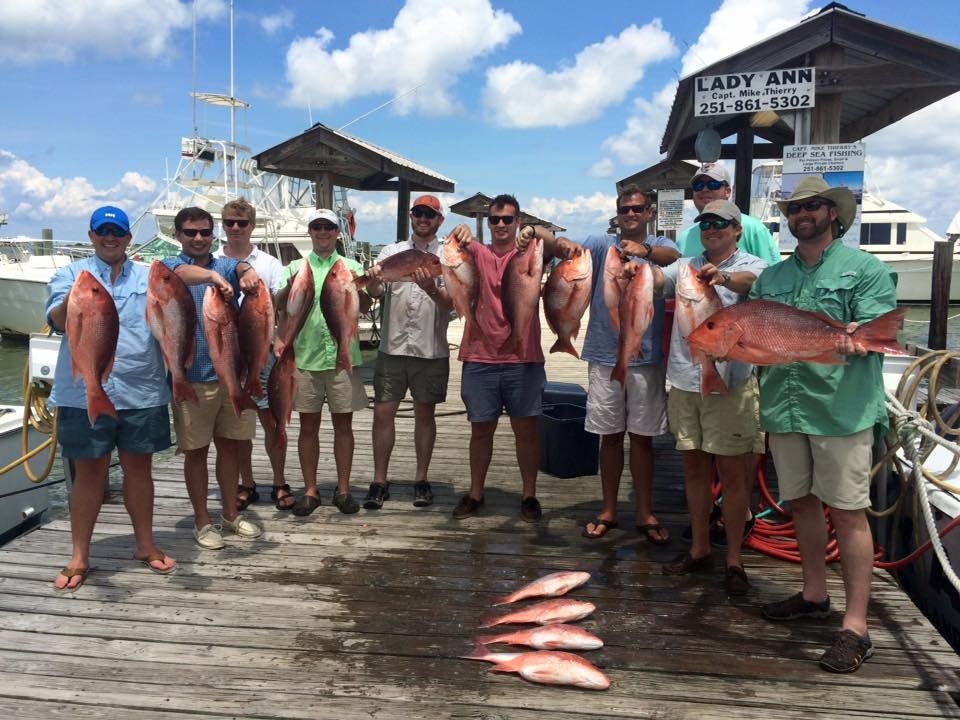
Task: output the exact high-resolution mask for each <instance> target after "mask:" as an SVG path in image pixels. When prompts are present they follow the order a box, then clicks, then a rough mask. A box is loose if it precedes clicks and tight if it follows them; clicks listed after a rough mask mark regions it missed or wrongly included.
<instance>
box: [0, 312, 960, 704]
mask: <svg viewBox="0 0 960 720" xmlns="http://www.w3.org/2000/svg"><path fill="white" fill-rule="evenodd" d="M460 331H461V325H460V323H455V324H454V325H452V327H451V338H453V339H456V338H457V337H458V333H459V332H460ZM546 335H547V333H545V337H546ZM550 342H552V339H551V340H550ZM546 344H547V345H549V342H548V343H546ZM547 372H548V377H549V379H551V380H556V381H561V382H576V383H578V384H581V385H584V386H585V384H586V377H585V366H584V364H583V363H581V362H579V361H578V360H576V359H574V358H572V357H569V356H563V357H558V356H557V355H551V356H549V357H548V365H547ZM459 374H460V373H459V366H458V363H457V362H456V361H454V362H452V369H451V384H450V389H449V393H448V398H447V402H446V403H444V404H443V405H441V406H440V407H439V411H440V413H441V414H442V415H443V416H442V417H441V418H440V419H439V421H438V423H439V434H438V442H437V448H436V452H435V456H434V460H433V462H432V463H431V482H432V484H433V487H434V493H435V496H436V502H435V504H434V505H433V506H432V507H430V508H423V509H418V508H414V507H413V506H412V505H411V503H410V501H411V500H412V487H411V479H412V476H413V470H414V468H415V455H414V451H413V419H412V417H410V413H409V412H402V413H401V416H400V417H399V418H398V420H397V446H396V449H395V451H394V454H393V458H392V460H391V466H390V477H391V479H392V480H393V481H394V482H393V485H392V489H391V499H390V500H389V501H388V502H387V503H386V504H385V505H384V508H383V510H381V511H379V512H374V513H371V512H366V511H363V510H361V512H360V513H359V514H357V515H353V516H343V515H340V514H339V513H338V512H337V511H336V509H335V508H333V507H332V506H331V504H330V502H329V498H330V494H331V492H332V489H333V487H334V484H335V480H334V472H333V465H332V461H331V456H332V432H331V428H330V427H329V423H328V422H327V420H328V418H325V419H324V420H325V421H324V423H323V425H322V427H321V466H320V469H319V485H320V488H321V492H322V495H323V501H324V504H323V505H322V506H321V508H319V509H318V510H317V511H316V512H315V513H314V514H313V515H311V516H310V517H308V518H292V517H290V516H289V515H288V514H286V513H280V512H277V511H276V510H275V509H274V508H273V507H272V506H271V505H270V504H269V503H262V504H258V505H254V506H252V507H251V511H252V514H253V516H254V517H256V518H257V519H258V521H259V522H261V523H263V525H264V527H265V529H266V532H265V535H264V537H263V538H262V539H260V540H258V541H255V542H244V541H240V540H238V539H235V538H228V547H227V548H225V549H224V550H222V551H220V552H209V551H203V550H201V549H200V548H198V547H197V546H196V545H195V544H194V543H193V539H192V536H191V533H190V529H191V524H192V517H191V513H190V506H189V501H188V500H187V497H186V492H185V489H184V486H183V480H182V460H181V459H180V458H179V457H176V456H170V457H166V458H164V459H163V460H162V461H159V462H158V463H157V464H156V466H155V468H154V478H155V488H156V503H155V513H154V516H155V517H154V524H155V527H156V536H157V541H158V543H159V544H160V545H161V547H163V548H164V549H165V550H167V551H168V552H170V554H171V555H173V556H174V557H176V558H177V560H178V563H179V568H178V571H177V572H176V573H175V574H174V575H171V576H158V575H154V574H152V573H150V572H148V571H147V570H146V569H145V568H144V567H143V566H142V565H141V564H139V563H137V562H135V561H133V560H132V559H131V556H130V554H131V551H132V537H131V530H130V525H129V519H128V518H127V516H126V513H125V511H124V509H123V505H122V501H121V500H120V499H119V498H118V497H116V495H114V496H113V497H112V498H111V499H110V501H109V502H107V504H105V505H104V508H103V511H102V513H101V516H100V519H99V522H98V524H97V528H96V531H95V534H94V539H93V545H92V556H91V562H92V564H93V565H94V567H95V570H94V571H93V572H92V573H91V575H90V576H89V579H88V580H87V583H86V585H85V586H84V587H83V588H82V589H81V590H80V591H79V592H77V593H75V594H57V593H53V592H52V591H51V589H50V582H51V580H52V577H53V575H54V574H55V573H56V571H57V569H59V568H60V567H62V565H63V562H64V560H65V559H66V558H67V557H69V552H70V526H69V521H68V520H67V519H66V518H57V519H54V520H52V521H51V522H49V523H47V524H46V525H44V526H43V527H42V528H40V529H39V530H37V531H35V532H32V533H30V534H28V535H25V536H23V537H21V538H18V539H17V540H15V541H13V542H11V543H9V544H8V545H6V546H4V547H3V548H0V717H11V718H13V717H15V718H18V720H20V719H23V720H31V719H37V720H39V719H40V718H63V717H67V716H69V717H70V718H80V719H84V718H104V719H107V720H110V719H113V718H118V719H119V718H124V719H129V720H145V719H146V718H157V719H158V720H173V718H185V717H210V718H227V717H231V718H232V717H251V718H317V717H334V716H335V717H338V718H340V719H341V720H353V719H354V718H361V717H363V718H369V717H387V718H397V719H398V720H406V719H407V718H464V719H466V718H473V719H476V720H497V719H500V718H503V719H506V718H510V719H511V720H514V719H515V720H534V718H536V719H537V720H541V719H542V718H544V717H549V718H557V719H558V720H572V719H573V718H580V717H589V718H625V717H630V718H660V719H662V718H690V719H693V718H698V719H699V718H718V719H719V718H723V719H724V720H728V719H729V718H730V717H731V716H734V717H742V718H769V717H771V716H774V715H775V716H777V717H783V718H836V717H851V718H934V717H960V708H958V705H957V702H956V700H955V698H957V697H960V678H958V672H960V659H958V657H957V655H956V653H954V651H953V650H952V649H951V647H950V646H949V644H948V643H946V642H945V641H944V640H943V638H941V637H940V636H939V634H937V632H936V631H935V630H934V629H933V628H932V627H931V626H930V624H929V623H928V622H927V621H926V620H925V619H924V618H923V616H922V615H921V614H920V613H919V611H917V610H916V608H914V606H913V605H912V603H911V602H910V601H909V599H907V598H906V596H905V595H904V594H903V593H901V592H900V591H899V589H898V588H897V587H896V584H895V583H894V582H893V581H892V580H891V579H890V578H889V576H887V575H886V574H885V573H881V572H877V573H875V576H874V587H873V595H872V598H871V605H870V621H871V636H872V638H873V641H874V644H875V646H876V648H877V653H876V655H875V656H874V657H873V658H872V659H871V660H870V661H869V662H867V663H866V664H865V665H864V666H863V667H862V668H861V670H860V671H859V672H858V673H856V674H854V675H852V676H836V675H831V674H829V673H824V672H822V671H820V670H819V668H818V666H817V663H816V661H817V658H818V657H819V655H820V653H821V652H822V650H823V648H824V645H825V644H826V643H827V642H829V640H830V637H831V635H832V633H833V632H834V631H835V630H836V629H837V628H838V625H839V620H840V615H839V612H834V613H833V614H832V615H831V617H830V618H829V619H828V620H827V621H823V622H800V623H796V624H789V625H779V624H773V623H768V622H765V621H764V620H763V619H762V618H761V617H760V614H759V605H760V604H761V603H763V602H766V601H768V600H771V599H774V598H777V597H780V596H782V595H783V594H784V593H786V592H791V591H793V590H794V589H795V588H796V587H797V585H798V583H799V569H798V568H797V567H796V566H794V565H790V564H787V563H782V562H780V561H776V560H773V559H771V558H767V557H764V556H761V555H757V554H755V553H747V554H746V556H745V561H746V567H747V570H748V572H749V573H750V577H751V580H752V582H753V584H754V587H753V590H752V592H751V594H750V595H749V596H748V597H746V598H737V599H731V598H728V597H726V595H725V593H724V592H723V588H722V577H721V574H720V569H721V558H720V557H718V558H717V570H716V572H715V573H714V574H712V575H709V576H701V577H685V578H680V579H677V578H671V577H666V576H664V575H662V574H661V572H660V564H661V563H662V562H664V561H665V560H667V559H669V558H670V557H671V556H672V555H673V554H674V553H676V552H677V551H678V549H679V548H680V547H682V546H681V545H680V543H679V542H678V541H676V540H675V541H674V542H673V543H672V544H671V545H670V546H668V547H664V548H660V547H654V546H652V545H650V544H649V543H647V542H646V541H644V540H643V539H642V538H640V537H638V535H637V533H636V532H635V531H634V530H633V527H632V526H633V523H632V520H633V517H632V515H633V513H632V506H633V500H632V496H631V490H630V482H629V479H628V478H627V479H626V480H625V481H624V482H623V484H622V487H621V498H620V501H621V506H620V509H621V518H620V519H621V526H620V528H619V529H617V530H614V531H611V532H610V533H609V535H608V536H607V537H605V538H604V539H603V540H599V541H591V540H586V539H583V538H581V537H580V534H579V531H580V527H581V525H582V523H583V521H584V520H585V519H587V518H589V517H592V516H593V514H595V513H596V511H597V510H598V509H599V494H600V485H599V478H598V477H596V476H592V477H584V478H570V479H559V478H553V477H550V476H545V475H542V476H541V478H540V481H539V484H538V496H539V497H540V500H541V502H542V503H543V507H544V519H543V520H542V521H541V522H540V523H538V524H536V525H528V524H527V523H524V522H523V521H522V520H521V519H520V517H519V513H518V509H519V501H520V496H519V491H520V487H519V478H518V474H517V471H516V461H515V457H514V448H513V437H512V434H511V433H510V430H509V426H508V425H507V423H503V424H502V425H501V427H500V429H499V431H498V433H497V436H496V439H495V449H494V459H493V462H492V463H491V467H490V473H489V478H488V492H487V496H486V505H485V508H484V510H483V512H482V513H481V514H480V515H479V516H477V517H474V518H470V519H468V520H466V521H462V522H457V521H454V520H453V519H452V518H451V517H450V512H451V510H452V508H453V506H454V504H455V503H456V501H457V499H458V497H459V495H460V494H461V493H463V492H464V491H465V490H466V489H467V487H468V486H469V471H468V468H467V465H466V453H467V450H466V448H467V446H468V443H469V436H470V428H469V423H467V421H466V418H465V416H464V415H463V406H462V403H461V402H460V398H459V395H460V393H459V379H460V378H459ZM371 422H372V413H370V412H369V411H366V412H360V413H356V414H355V417H354V432H355V435H356V452H355V460H354V473H353V477H352V486H353V490H354V492H355V493H357V494H358V496H359V495H362V493H363V492H364V491H365V489H366V485H367V483H369V482H370V481H371V480H372V478H373V470H372V460H371V449H370V432H371ZM298 434H299V425H298V424H297V423H296V422H294V423H293V424H292V426H291V429H290V437H291V448H295V443H296V438H297V436H298ZM212 456H213V453H211V460H212ZM655 457H656V465H657V479H656V488H655V506H656V508H657V511H658V516H659V517H660V518H661V520H662V521H664V522H665V524H667V525H668V526H669V527H670V529H671V531H672V532H673V534H674V536H675V537H676V536H678V535H679V533H680V530H681V529H682V527H683V525H684V524H685V512H684V498H683V484H682V478H681V463H680V460H679V457H678V454H677V453H676V452H674V451H673V450H672V449H671V446H670V440H669V438H660V439H657V441H656V443H655ZM287 465H288V467H287V478H288V479H289V480H290V481H291V484H292V485H293V486H294V488H298V486H299V485H300V484H301V481H300V480H299V478H300V469H299V466H298V462H297V457H296V452H295V451H292V452H290V453H289V455H288V461H287ZM254 472H255V475H256V476H257V481H258V483H259V484H260V485H261V487H264V486H269V484H270V477H271V473H270V469H269V464H268V462H267V460H266V457H265V454H264V453H263V449H262V447H259V446H255V456H254ZM211 477H213V474H212V468H211ZM261 495H263V493H261ZM210 499H211V507H212V508H215V507H216V506H217V503H218V500H217V492H216V487H215V483H211V491H210ZM565 569H585V570H588V571H590V572H591V573H592V579H591V581H590V582H589V583H588V584H587V585H586V586H584V587H582V588H579V589H577V590H576V591H575V592H574V595H575V596H576V597H578V598H581V599H586V600H590V601H591V602H593V603H595V604H596V606H597V610H596V612H595V613H594V614H593V615H592V616H590V617H589V618H587V619H585V620H584V621H583V624H584V626H585V627H587V628H589V629H590V630H591V631H593V632H595V633H597V634H598V635H600V636H601V637H603V638H604V640H605V642H606V644H605V646H604V647H603V648H602V649H600V650H598V651H593V652H590V653H585V656H587V657H588V658H590V659H591V660H592V661H593V662H595V663H596V664H597V665H598V666H600V667H602V668H603V669H604V671H605V672H607V673H608V674H609V676H610V678H611V680H612V686H611V689H610V690H608V691H606V692H603V693H587V692H586V691H579V690H572V689H568V688H552V687H543V686H537V685H533V684H530V683H527V682H524V681H522V680H520V679H518V678H517V677H515V676H509V675H497V674H494V673H491V672H490V671H489V670H490V666H489V665H488V664H486V663H478V662H471V661H467V660H463V659H461V656H462V655H464V654H466V653H467V652H468V651H469V650H470V648H471V646H472V638H473V637H474V636H476V635H477V634H481V633H485V632H488V631H482V630H480V629H479V627H478V626H479V624H480V623H481V621H482V619H483V618H485V617H487V616H489V615H495V614H499V613H500V612H505V611H506V608H499V609H495V608H492V602H493V600H494V599H495V598H496V597H498V596H500V595H502V594H504V593H505V592H508V591H510V590H512V589H514V588H516V587H517V586H518V585H521V584H523V583H525V582H528V581H529V580H531V579H533V578H536V577H538V576H539V575H542V574H544V573H546V572H552V571H555V570H565ZM829 576H830V579H829V583H830V591H831V594H832V596H833V597H834V599H835V604H836V605H838V606H842V597H843V592H842V584H841V582H840V578H839V572H838V570H837V569H836V568H831V570H830V573H829Z"/></svg>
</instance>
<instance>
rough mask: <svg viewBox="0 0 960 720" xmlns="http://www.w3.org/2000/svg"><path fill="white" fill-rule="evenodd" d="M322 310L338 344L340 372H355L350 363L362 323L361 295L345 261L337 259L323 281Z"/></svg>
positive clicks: (338, 367)
mask: <svg viewBox="0 0 960 720" xmlns="http://www.w3.org/2000/svg"><path fill="white" fill-rule="evenodd" d="M320 310H321V311H322V312H323V319H324V320H326V322H327V327H328V328H329V329H330V335H331V336H332V337H333V339H334V340H336V342H337V372H340V371H341V370H346V371H347V372H348V373H352V372H353V366H352V365H351V363H350V341H351V340H352V339H353V338H355V337H357V331H358V327H357V323H358V322H359V320H360V295H359V294H358V293H357V286H356V284H354V282H353V273H352V272H350V268H348V267H347V264H346V263H345V262H344V261H343V259H342V258H341V259H339V260H337V261H336V262H335V263H334V264H333V267H331V268H330V270H329V271H328V272H327V277H326V278H324V281H323V288H322V289H321V290H320Z"/></svg>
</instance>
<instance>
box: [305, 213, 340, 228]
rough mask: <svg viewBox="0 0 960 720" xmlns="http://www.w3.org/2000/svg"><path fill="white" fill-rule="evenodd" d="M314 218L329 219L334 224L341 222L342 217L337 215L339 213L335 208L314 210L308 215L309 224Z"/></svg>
mask: <svg viewBox="0 0 960 720" xmlns="http://www.w3.org/2000/svg"><path fill="white" fill-rule="evenodd" d="M314 220H329V221H330V222H332V223H333V224H334V225H339V224H340V218H338V217H337V214H336V213H335V212H334V211H333V210H314V211H313V212H312V213H310V215H309V216H307V225H309V224H310V223H312V222H313V221H314Z"/></svg>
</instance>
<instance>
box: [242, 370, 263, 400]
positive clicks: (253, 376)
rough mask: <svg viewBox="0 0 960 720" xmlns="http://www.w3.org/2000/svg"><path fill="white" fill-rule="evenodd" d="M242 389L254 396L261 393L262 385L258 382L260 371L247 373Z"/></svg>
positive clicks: (258, 395)
mask: <svg viewBox="0 0 960 720" xmlns="http://www.w3.org/2000/svg"><path fill="white" fill-rule="evenodd" d="M243 389H244V391H245V392H247V393H248V394H250V395H253V396H254V397H260V396H261V395H263V385H262V384H261V383H260V373H252V372H251V373H248V374H247V382H246V384H245V385H244V388H243Z"/></svg>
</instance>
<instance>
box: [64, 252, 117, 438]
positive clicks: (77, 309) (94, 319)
mask: <svg viewBox="0 0 960 720" xmlns="http://www.w3.org/2000/svg"><path fill="white" fill-rule="evenodd" d="M66 326H67V327H66V331H67V343H68V347H69V348H70V359H71V362H72V367H71V370H72V371H73V377H74V378H75V379H76V378H77V377H81V378H83V384H84V386H85V388H86V393H87V418H88V419H89V420H90V425H91V427H92V426H93V424H94V423H95V422H96V421H97V418H98V417H100V416H101V415H110V416H111V417H117V409H116V408H115V407H114V405H113V402H112V401H111V400H110V398H109V397H107V393H106V392H104V390H103V383H105V382H106V381H107V378H108V377H110V372H111V371H112V370H113V358H114V356H115V355H116V354H117V338H118V337H119V335H120V316H119V315H118V314H117V306H116V304H114V302H113V297H112V296H111V295H110V291H109V290H107V288H105V287H104V286H103V285H101V284H100V282H99V281H98V280H97V279H96V278H95V277H94V276H93V275H92V274H91V273H89V272H87V271H86V270H81V271H80V272H79V273H78V274H77V279H76V280H75V281H74V283H73V287H72V288H70V297H69V298H68V299H67V320H66Z"/></svg>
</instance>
